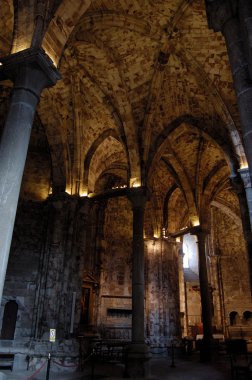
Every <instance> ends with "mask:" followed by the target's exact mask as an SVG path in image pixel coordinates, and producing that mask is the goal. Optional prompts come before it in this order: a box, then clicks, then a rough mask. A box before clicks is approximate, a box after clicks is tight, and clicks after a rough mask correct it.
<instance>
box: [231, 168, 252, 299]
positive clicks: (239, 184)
mask: <svg viewBox="0 0 252 380" xmlns="http://www.w3.org/2000/svg"><path fill="white" fill-rule="evenodd" d="M239 172H240V176H236V177H232V178H230V181H231V185H232V188H233V191H234V192H235V193H236V195H237V197H238V200H239V206H240V213H241V221H242V229H243V235H244V240H245V243H246V248H247V254H248V265H249V276H250V289H251V292H252V231H251V218H252V189H251V180H250V175H249V171H248V169H241V170H239Z"/></svg>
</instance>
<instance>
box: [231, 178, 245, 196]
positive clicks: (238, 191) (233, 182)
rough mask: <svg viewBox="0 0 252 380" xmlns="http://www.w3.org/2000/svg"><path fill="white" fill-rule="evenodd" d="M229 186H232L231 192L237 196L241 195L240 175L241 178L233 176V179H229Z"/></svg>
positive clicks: (241, 183)
mask: <svg viewBox="0 0 252 380" xmlns="http://www.w3.org/2000/svg"><path fill="white" fill-rule="evenodd" d="M230 184H231V186H232V190H233V191H234V192H235V193H236V194H237V195H242V194H243V193H244V182H243V178H242V175H241V176H239V175H238V176H235V177H230Z"/></svg>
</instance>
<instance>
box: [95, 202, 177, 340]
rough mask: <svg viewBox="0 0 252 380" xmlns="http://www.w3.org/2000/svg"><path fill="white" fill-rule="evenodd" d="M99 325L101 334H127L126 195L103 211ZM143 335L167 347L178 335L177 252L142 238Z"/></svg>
mask: <svg viewBox="0 0 252 380" xmlns="http://www.w3.org/2000/svg"><path fill="white" fill-rule="evenodd" d="M103 245H104V251H103V254H102V257H101V281H100V307H99V317H98V321H99V327H100V331H101V333H102V334H103V336H104V337H106V338H113V339H115V338H119V339H130V338H131V307H132V306H131V289H132V286H131V266H132V259H131V255H132V211H131V205H130V202H129V201H128V200H127V199H126V198H117V199H115V198H114V199H111V200H110V201H108V205H107V208H106V211H105V224H104V244H103ZM145 310H146V338H147V339H148V340H149V341H150V343H151V344H156V345H166V344H167V343H168V342H169V341H170V340H171V339H172V338H174V337H177V336H179V334H180V329H179V326H180V322H179V279H178V255H177V247H176V244H174V243H169V242H168V241H166V240H165V239H145Z"/></svg>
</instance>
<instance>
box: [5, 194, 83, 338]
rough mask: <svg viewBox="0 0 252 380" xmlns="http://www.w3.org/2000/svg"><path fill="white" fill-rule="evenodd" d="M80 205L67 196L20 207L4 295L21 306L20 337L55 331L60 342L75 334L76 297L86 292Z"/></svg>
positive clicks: (45, 335)
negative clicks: (77, 242) (78, 236)
mask: <svg viewBox="0 0 252 380" xmlns="http://www.w3.org/2000/svg"><path fill="white" fill-rule="evenodd" d="M75 207H76V201H75V200H74V199H71V198H70V197H68V196H65V195H63V197H62V198H60V197H59V198H55V197H54V198H52V199H49V200H48V201H47V202H44V203H39V202H25V203H21V204H20V205H19V208H18V213H17V218H16V223H15V229H14V235H13V241H12V247H11V252H10V259H9V265H8V270H7V276H6V281H5V288H4V294H3V304H5V303H6V302H7V301H8V300H16V302H17V303H18V306H19V311H18V319H17V325H16V333H15V338H20V337H33V338H39V339H40V338H44V339H48V336H49V329H50V328H56V329H57V337H58V338H63V337H64V338H66V337H68V336H69V335H70V333H71V331H70V325H71V310H72V298H73V293H74V292H77V291H79V288H80V280H79V261H78V260H79V259H78V255H76V250H75V247H74V245H73V241H74V239H73V234H74V232H75ZM1 315H2V316H3V309H2V314H1Z"/></svg>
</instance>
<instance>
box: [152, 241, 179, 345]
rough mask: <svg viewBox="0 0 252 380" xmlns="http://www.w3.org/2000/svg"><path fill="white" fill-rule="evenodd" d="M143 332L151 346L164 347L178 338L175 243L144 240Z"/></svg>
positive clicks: (177, 279) (177, 284) (177, 289)
mask: <svg viewBox="0 0 252 380" xmlns="http://www.w3.org/2000/svg"><path fill="white" fill-rule="evenodd" d="M145 252H146V329H147V338H148V340H149V341H150V343H151V344H153V345H157V346H163V345H164V346H165V345H167V344H168V343H169V342H170V341H171V340H172V339H174V338H176V337H180V334H181V330H180V319H179V274H178V249H177V246H176V243H174V242H168V241H166V240H165V239H152V240H146V241H145Z"/></svg>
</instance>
